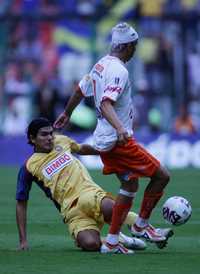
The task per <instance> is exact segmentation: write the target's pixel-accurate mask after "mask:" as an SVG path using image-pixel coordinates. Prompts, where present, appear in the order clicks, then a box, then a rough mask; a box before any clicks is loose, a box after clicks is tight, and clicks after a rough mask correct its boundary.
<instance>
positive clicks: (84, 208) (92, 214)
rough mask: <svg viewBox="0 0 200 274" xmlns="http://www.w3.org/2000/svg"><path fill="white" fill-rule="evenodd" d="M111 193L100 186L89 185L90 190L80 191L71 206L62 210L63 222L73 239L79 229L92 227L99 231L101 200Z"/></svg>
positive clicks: (102, 220)
mask: <svg viewBox="0 0 200 274" xmlns="http://www.w3.org/2000/svg"><path fill="white" fill-rule="evenodd" d="M105 197H111V195H110V194H109V193H107V192H105V191H104V190H103V189H101V188H100V187H99V188H97V187H91V188H90V190H86V191H83V192H81V195H80V197H79V198H77V199H76V200H75V201H74V202H73V204H72V206H71V208H70V209H69V210H68V211H67V212H64V215H65V217H64V222H65V223H66V224H67V225H68V229H69V233H70V235H71V236H72V237H74V238H75V239H76V238H77V235H78V233H79V232H80V231H83V230H88V229H93V230H96V231H99V232H100V230H101V229H102V227H103V225H104V218H103V215H102V213H101V209H100V206H101V201H102V199H103V198H105Z"/></svg>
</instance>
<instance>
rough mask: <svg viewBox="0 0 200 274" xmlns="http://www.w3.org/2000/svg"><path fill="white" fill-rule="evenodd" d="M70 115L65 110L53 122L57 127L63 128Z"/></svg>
mask: <svg viewBox="0 0 200 274" xmlns="http://www.w3.org/2000/svg"><path fill="white" fill-rule="evenodd" d="M69 119H70V117H69V116H68V115H67V114H66V113H65V112H64V111H63V112H62V113H61V114H60V115H59V116H58V118H57V119H56V121H55V122H54V124H53V127H54V128H55V129H62V128H63V127H64V126H65V125H66V124H67V123H68V122H69Z"/></svg>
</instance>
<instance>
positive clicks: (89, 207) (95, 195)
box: [77, 187, 108, 223]
mask: <svg viewBox="0 0 200 274" xmlns="http://www.w3.org/2000/svg"><path fill="white" fill-rule="evenodd" d="M107 195H108V194H107V193H106V192H105V191H103V190H102V189H101V188H96V187H94V188H90V189H88V190H87V191H84V192H82V193H81V195H80V197H79V200H78V204H77V206H78V208H79V210H80V211H82V212H83V213H84V214H85V215H87V216H88V217H90V218H92V219H94V220H96V221H97V222H98V223H99V222H102V221H103V215H102V210H101V203H102V200H103V199H104V198H105V197H107Z"/></svg>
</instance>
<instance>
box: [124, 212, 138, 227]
mask: <svg viewBox="0 0 200 274" xmlns="http://www.w3.org/2000/svg"><path fill="white" fill-rule="evenodd" d="M137 216H138V215H137V214H136V213H135V212H132V211H129V213H128V215H127V217H126V219H125V221H124V224H125V225H132V224H134V223H135V221H136V219H137Z"/></svg>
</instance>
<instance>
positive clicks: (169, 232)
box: [155, 228, 174, 249]
mask: <svg viewBox="0 0 200 274" xmlns="http://www.w3.org/2000/svg"><path fill="white" fill-rule="evenodd" d="M155 230H156V231H157V232H158V233H159V234H161V235H163V236H164V237H165V238H166V240H165V241H161V242H157V243H155V244H156V246H157V247H158V248H160V249H162V248H164V247H166V246H167V243H168V239H169V238H170V237H172V236H173V235H174V232H173V230H172V229H171V228H155Z"/></svg>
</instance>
